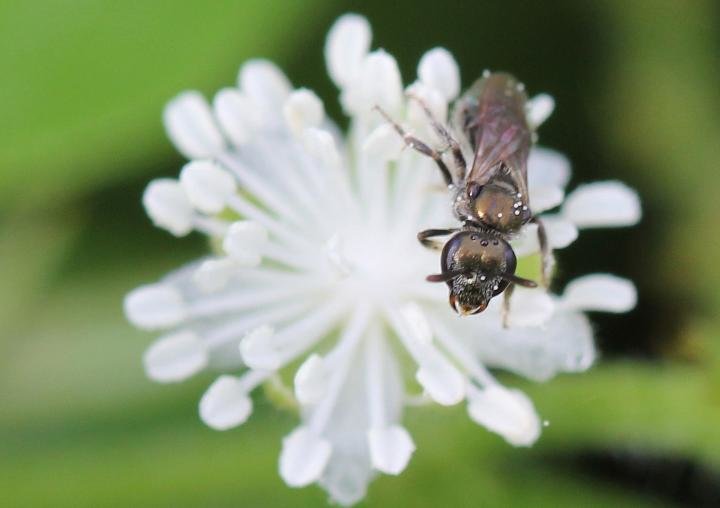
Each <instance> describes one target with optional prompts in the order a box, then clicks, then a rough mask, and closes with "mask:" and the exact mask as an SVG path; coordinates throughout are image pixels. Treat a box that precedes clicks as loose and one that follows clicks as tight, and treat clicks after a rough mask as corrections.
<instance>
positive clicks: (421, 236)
mask: <svg viewBox="0 0 720 508" xmlns="http://www.w3.org/2000/svg"><path fill="white" fill-rule="evenodd" d="M458 231H459V229H457V228H454V229H426V230H425V231H420V232H419V233H418V234H417V239H418V241H419V242H420V243H421V244H423V245H424V246H425V247H427V248H428V249H432V250H441V249H442V248H443V245H444V243H443V242H440V241H438V240H430V238H432V237H435V236H447V235H451V234H453V233H456V232H458Z"/></svg>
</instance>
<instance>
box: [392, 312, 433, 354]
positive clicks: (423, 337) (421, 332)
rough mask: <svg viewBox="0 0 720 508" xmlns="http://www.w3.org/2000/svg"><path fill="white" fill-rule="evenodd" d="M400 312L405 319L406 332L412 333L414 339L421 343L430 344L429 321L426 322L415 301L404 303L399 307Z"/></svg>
mask: <svg viewBox="0 0 720 508" xmlns="http://www.w3.org/2000/svg"><path fill="white" fill-rule="evenodd" d="M400 314H401V315H402V317H403V319H404V320H405V325H406V326H407V330H408V333H410V334H411V335H412V338H413V339H414V340H416V341H417V342H420V343H422V344H430V343H431V342H432V330H431V329H430V323H428V321H427V318H425V314H424V313H423V311H422V309H420V306H419V305H418V304H416V303H415V302H410V303H407V304H405V305H404V306H403V307H402V309H400Z"/></svg>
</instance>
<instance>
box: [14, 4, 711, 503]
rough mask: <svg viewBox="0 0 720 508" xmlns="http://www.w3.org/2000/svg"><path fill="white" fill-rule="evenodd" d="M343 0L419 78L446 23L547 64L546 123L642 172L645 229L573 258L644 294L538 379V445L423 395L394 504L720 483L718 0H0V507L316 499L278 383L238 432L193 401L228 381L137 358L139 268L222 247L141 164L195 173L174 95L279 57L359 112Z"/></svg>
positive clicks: (392, 493)
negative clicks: (343, 39) (147, 191)
mask: <svg viewBox="0 0 720 508" xmlns="http://www.w3.org/2000/svg"><path fill="white" fill-rule="evenodd" d="M348 10H353V11H356V12H360V13H362V14H365V15H366V16H368V17H369V19H370V21H371V23H372V25H373V29H374V46H378V45H380V46H382V47H385V48H387V49H388V50H389V51H390V52H392V53H393V54H394V55H395V56H396V57H397V58H398V60H399V63H400V66H401V69H402V71H403V76H404V78H405V81H406V82H409V81H411V80H412V79H413V78H414V76H415V68H414V67H415V65H416V62H417V60H418V58H419V57H420V56H421V54H422V53H423V52H424V51H425V50H426V49H429V48H430V47H433V46H436V45H442V46H445V47H447V48H449V49H450V50H451V51H452V52H453V53H454V54H455V55H456V57H457V59H458V61H459V62H460V65H461V69H462V71H463V81H464V84H465V85H468V84H469V83H470V82H471V81H472V80H473V79H474V78H475V77H476V75H478V74H479V73H480V72H481V71H482V70H483V69H484V68H492V69H505V70H509V71H511V72H513V73H515V74H517V75H518V76H520V77H521V78H522V79H523V80H524V81H525V83H526V84H527V86H528V88H529V89H530V91H531V92H535V91H547V92H549V93H551V94H552V95H553V96H554V97H555V98H556V101H557V105H558V106H557V109H556V113H555V114H554V115H553V117H552V118H551V120H550V121H549V122H548V123H547V124H546V125H545V126H544V127H543V129H542V130H541V141H542V142H543V143H544V144H546V145H548V146H551V147H554V148H557V149H559V150H562V151H564V152H565V153H567V154H568V156H569V157H570V159H571V160H572V162H573V166H574V177H573V183H574V184H577V183H578V182H582V181H586V180H591V179H612V178H618V179H622V180H624V181H625V182H627V183H629V184H630V185H632V186H634V187H635V188H637V189H638V190H639V191H640V193H641V195H642V197H643V201H644V210H645V218H644V220H643V223H642V224H641V225H640V226H639V227H636V228H632V229H627V230H616V231H599V232H597V233H595V232H593V231H590V232H587V233H584V234H583V235H582V237H581V238H580V239H579V240H578V242H577V243H576V244H575V245H574V246H573V247H572V248H571V249H568V250H567V251H564V252H563V253H562V254H561V259H560V263H561V269H562V271H561V273H560V277H559V278H558V281H557V285H558V287H559V288H561V287H562V286H563V284H564V283H565V281H567V280H568V279H569V278H571V277H573V276H575V275H577V274H581V273H588V272H593V271H611V272H614V273H617V274H619V275H623V276H626V277H630V278H632V279H633V280H635V281H636V282H637V284H638V287H639V290H640V303H639V306H638V308H637V310H636V311H635V312H633V313H631V314H628V315H623V316H594V318H595V323H596V329H597V334H598V342H599V345H600V347H601V349H602V352H603V359H602V360H601V361H600V362H599V364H598V365H597V366H596V367H594V368H593V369H592V370H591V371H590V372H588V373H587V374H583V375H576V376H561V377H560V378H557V379H555V380H553V381H551V382H549V383H546V384H542V385H533V384H529V383H524V382H522V381H520V380H512V382H514V383H518V384H519V385H520V386H521V387H522V388H523V389H526V390H527V391H528V392H529V394H530V395H531V396H532V397H533V399H534V400H535V403H536V406H537V408H538V410H539V412H540V413H541V414H542V415H543V417H544V418H546V419H547V420H549V422H550V425H549V427H548V428H547V429H546V430H545V433H544V435H543V437H542V438H541V440H540V441H539V443H538V444H537V445H536V446H535V447H534V448H533V449H531V450H518V449H513V448H511V447H509V446H507V445H505V444H504V443H503V442H501V440H500V439H499V438H498V437H496V436H494V435H490V434H489V433H487V432H485V431H484V430H483V429H480V428H478V427H477V426H475V425H474V424H472V423H471V422H470V421H469V420H468V419H467V418H466V417H465V415H464V411H463V409H462V408H456V409H452V410H436V409H429V410H427V409H425V410H420V411H418V410H411V411H410V414H409V415H408V417H407V424H408V426H409V428H410V429H411V431H412V432H413V433H414V436H415V440H416V442H417V444H418V452H417V453H416V454H415V456H414V458H413V461H412V463H411V465H410V467H409V469H408V470H407V471H406V472H405V473H404V474H403V475H402V476H401V477H399V478H380V479H378V480H377V481H376V482H375V483H374V484H372V486H371V488H370V493H369V497H368V499H367V501H366V502H365V503H364V504H367V505H378V506H438V505H443V506H578V505H583V506H591V505H595V506H609V505H612V506H657V505H671V504H676V505H677V504H680V505H696V506H718V505H720V474H719V473H718V471H719V470H720V430H718V429H719V428H720V343H718V336H719V335H720V290H718V288H720V268H718V267H719V265H718V263H717V259H718V256H719V255H720V244H719V242H718V240H717V234H718V225H717V219H718V217H720V200H718V199H717V196H716V195H715V193H716V192H717V191H718V189H720V185H719V184H720V171H718V169H717V164H718V161H719V160H720V141H719V140H720V122H718V118H719V115H718V113H720V111H719V110H720V94H718V85H720V75H719V74H720V61H719V58H718V55H720V12H719V7H718V3H717V2H713V1H712V0H694V1H686V2H678V1H676V0H656V1H649V0H648V1H634V2H623V1H619V0H607V1H597V2H575V1H572V0H556V1H551V2H524V1H520V0H512V1H511V0H506V1H496V0H483V1H479V2H451V1H449V2H438V1H437V0H399V1H396V2H387V1H382V0H366V1H364V2H333V1H330V0H304V1H303V2H294V1H289V0H288V1H279V0H276V1H269V0H265V1H261V0H244V1H242V2H232V1H224V2H223V1H212V2H192V1H175V2H170V1H159V0H157V1H146V2H139V1H127V2H111V1H108V0H75V1H69V0H68V1H49V0H47V1H44V2H20V1H8V0H0V62H2V69H3V73H2V78H0V281H2V283H0V302H1V304H0V492H2V498H3V501H2V504H3V505H5V506H54V507H57V506H73V507H76V506H168V507H170V506H172V507H178V506H253V507H255V506H259V507H263V506H319V505H322V504H323V503H324V500H325V496H324V494H323V493H322V492H321V491H320V490H319V489H317V488H314V487H313V488H309V489H304V490H302V491H294V490H292V489H289V488H287V487H286V486H284V485H283V484H282V482H281V480H280V479H279V477H278V476H277V474H276V460H277V455H278V452H279V449H280V437H281V436H282V435H283V434H284V433H286V432H287V431H288V430H289V429H290V428H291V427H292V422H293V417H292V415H289V414H286V413H283V412H279V411H277V410H275V409H274V408H272V407H271V406H270V404H269V403H267V402H264V401H263V400H262V398H261V397H260V398H259V399H258V401H257V403H258V409H257V411H256V414H255V415H254V417H253V418H252V419H251V421H250V422H249V423H247V424H246V425H245V426H244V427H242V428H240V429H238V430H235V431H230V432H227V433H218V432H214V431H211V430H209V429H207V428H205V427H204V426H203V425H202V424H201V422H200V421H199V419H198V417H197V415H196V409H195V408H196V404H197V400H198V397H199V395H200V394H201V393H202V391H203V389H204V387H205V386H207V384H208V383H209V382H210V379H209V378H208V377H207V376H200V377H198V378H197V379H194V380H193V381H192V382H189V383H184V384H182V385H177V386H159V385H155V384H152V383H150V382H149V381H148V380H146V379H145V378H144V375H143V372H142V367H141V364H140V358H141V354H142V351H143V349H144V348H145V346H146V345H147V344H148V343H149V340H150V338H151V337H150V336H149V335H148V334H144V333H140V332H138V331H136V330H134V329H133V328H131V327H130V326H129V325H128V324H127V323H126V322H125V320H124V318H123V316H122V311H121V302H122V297H123V295H124V294H125V293H126V292H127V291H128V290H129V289H131V288H133V287H135V286H136V285H138V284H140V283H142V282H146V281H150V280H154V279H155V278H157V277H158V276H160V275H161V274H162V273H164V272H166V271H168V270H170V269H172V268H173V267H176V266H177V265H179V264H180V263H182V262H184V261H188V260H191V259H193V258H194V257H196V256H197V255H198V254H199V253H200V252H202V251H203V249H204V245H203V243H202V240H201V239H199V238H197V237H191V238H188V239H184V240H175V239H173V238H170V237H169V235H167V234H166V233H164V232H162V231H159V230H156V229H154V228H153V227H152V226H151V224H150V222H149V220H147V219H146V218H145V217H144V214H143V212H142V210H141V206H140V196H141V193H142V189H143V187H144V185H145V183H146V182H147V181H148V180H149V179H151V178H153V177H157V176H162V175H166V176H172V175H175V174H177V171H178V168H179V166H180V165H181V164H182V160H181V158H180V157H179V156H178V155H177V154H176V153H175V152H174V151H173V150H172V148H171V146H170V144H169V142H168V141H167V139H166V137H165V136H164V134H163V131H162V126H161V122H160V113H161V111H162V108H163V105H164V103H165V102H166V101H167V100H168V99H170V98H171V97H172V96H173V95H175V94H176V93H178V92H179V91H181V90H183V89H185V88H197V89H200V90H202V91H203V92H205V93H208V94H211V93H212V92H214V91H215V90H216V89H218V88H219V87H221V86H224V85H228V84H231V83H233V81H234V79H235V75H236V72H237V68H238V66H239V64H240V63H241V62H242V61H243V60H245V59H247V58H250V57H254V56H263V57H268V58H271V59H273V60H275V61H276V62H278V63H279V64H280V65H281V66H282V67H283V68H284V69H286V71H287V73H288V75H289V77H290V78H291V79H292V80H293V82H294V83H295V84H296V85H302V86H307V87H309V88H312V89H314V90H316V91H317V92H318V94H319V95H320V96H321V97H323V98H324V99H325V100H326V102H327V107H328V109H329V111H330V113H331V114H332V115H333V116H335V118H340V115H339V109H338V107H337V105H335V103H334V99H335V96H336V90H335V89H334V88H333V87H332V86H331V84H330V82H329V80H328V78H327V77H326V75H325V72H324V67H323V60H322V44H323V40H324V36H325V32H326V31H327V29H328V27H329V26H330V24H331V23H332V21H333V20H334V19H335V18H336V17H337V16H338V15H339V14H341V13H343V12H346V11H348Z"/></svg>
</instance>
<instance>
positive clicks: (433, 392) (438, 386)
mask: <svg viewBox="0 0 720 508" xmlns="http://www.w3.org/2000/svg"><path fill="white" fill-rule="evenodd" d="M415 379H417V381H418V383H420V385H421V386H422V387H423V388H424V389H425V390H426V391H427V393H428V395H429V396H430V397H431V398H432V399H433V400H434V401H435V402H437V403H438V404H440V405H442V406H452V405H454V404H457V403H459V402H460V401H462V400H463V399H464V398H465V377H464V376H463V375H462V374H461V373H460V371H458V370H457V369H456V368H455V366H454V365H453V364H451V363H450V362H449V361H448V360H447V358H445V357H444V356H443V355H442V354H441V353H440V352H438V351H435V350H434V349H433V351H432V354H427V355H425V358H423V361H422V364H421V366H420V368H419V369H418V371H417V372H416V373H415Z"/></svg>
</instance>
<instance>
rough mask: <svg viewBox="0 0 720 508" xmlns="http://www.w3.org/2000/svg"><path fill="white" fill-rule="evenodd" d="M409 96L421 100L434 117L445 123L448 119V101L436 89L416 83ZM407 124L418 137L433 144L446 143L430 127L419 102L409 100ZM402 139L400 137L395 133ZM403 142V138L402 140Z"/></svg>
mask: <svg viewBox="0 0 720 508" xmlns="http://www.w3.org/2000/svg"><path fill="white" fill-rule="evenodd" d="M406 93H407V95H411V96H413V97H416V98H417V99H420V100H421V101H422V102H423V103H424V104H425V106H427V107H428V109H429V110H430V112H431V113H432V115H433V117H435V119H437V120H438V121H440V122H444V121H445V118H446V117H447V101H446V100H445V97H443V95H442V94H441V93H440V92H439V91H437V90H436V89H434V88H430V87H429V86H427V85H425V84H424V83H422V82H419V81H416V82H415V83H413V84H412V85H410V86H409V87H408V88H407V92H406ZM407 122H408V123H409V124H410V126H411V127H412V128H413V131H414V133H415V135H416V136H422V138H423V139H425V140H427V141H428V142H433V143H435V142H436V143H438V144H440V143H444V142H445V140H443V139H441V138H439V137H438V135H437V133H436V132H435V129H433V127H432V125H430V121H429V119H428V116H427V113H425V111H424V110H423V108H422V107H421V105H420V103H419V102H418V101H417V100H412V99H410V100H408V108H407ZM395 135H396V136H397V137H398V138H400V136H399V135H398V134H397V133H395ZM400 139H401V140H402V138H400Z"/></svg>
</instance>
